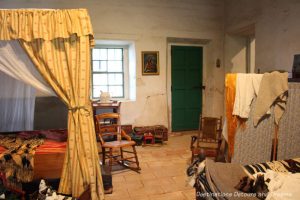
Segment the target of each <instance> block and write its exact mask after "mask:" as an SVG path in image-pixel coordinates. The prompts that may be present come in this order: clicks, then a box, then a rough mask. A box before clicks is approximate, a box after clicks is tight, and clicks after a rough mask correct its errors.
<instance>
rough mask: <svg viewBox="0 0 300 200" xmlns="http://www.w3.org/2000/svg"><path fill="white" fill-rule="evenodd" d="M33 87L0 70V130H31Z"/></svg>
mask: <svg viewBox="0 0 300 200" xmlns="http://www.w3.org/2000/svg"><path fill="white" fill-rule="evenodd" d="M34 105H35V89H34V88H33V87H31V86H30V85H27V84H25V83H23V82H21V81H18V80H16V79H14V78H12V77H10V76H8V75H6V74H5V73H3V72H1V71H0V116H1V117H0V132H12V131H24V130H26V131H27V130H33V120H34Z"/></svg>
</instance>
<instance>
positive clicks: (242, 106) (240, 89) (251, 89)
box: [232, 73, 263, 118]
mask: <svg viewBox="0 0 300 200" xmlns="http://www.w3.org/2000/svg"><path fill="white" fill-rule="evenodd" d="M262 77H263V74H242V73H238V74H237V77H236V88H235V100H234V106H233V112H232V114H234V115H237V116H239V117H241V118H248V117H249V113H250V106H251V103H252V100H253V98H254V97H255V96H257V95H258V91H259V86H260V82H261V79H262Z"/></svg>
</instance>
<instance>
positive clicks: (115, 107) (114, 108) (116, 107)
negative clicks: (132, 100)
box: [92, 101, 121, 115]
mask: <svg viewBox="0 0 300 200" xmlns="http://www.w3.org/2000/svg"><path fill="white" fill-rule="evenodd" d="M120 105H121V102H119V101H112V102H111V103H101V102H99V101H93V103H92V106H93V113H94V115H96V114H99V113H97V111H98V110H99V111H101V110H111V112H114V113H120ZM104 112H105V111H104ZM100 113H101V112H100Z"/></svg>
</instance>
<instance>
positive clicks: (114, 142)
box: [95, 113, 141, 172]
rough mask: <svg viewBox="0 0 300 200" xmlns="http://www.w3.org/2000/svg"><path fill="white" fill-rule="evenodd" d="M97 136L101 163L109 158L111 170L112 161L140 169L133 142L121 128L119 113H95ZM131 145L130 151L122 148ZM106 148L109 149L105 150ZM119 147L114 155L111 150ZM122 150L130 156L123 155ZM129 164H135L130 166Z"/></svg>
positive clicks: (133, 168)
mask: <svg viewBox="0 0 300 200" xmlns="http://www.w3.org/2000/svg"><path fill="white" fill-rule="evenodd" d="M95 119H96V120H95V121H96V126H97V127H98V136H99V138H100V143H101V147H102V163H103V164H105V161H106V159H108V160H109V169H110V171H111V170H112V165H113V163H118V164H121V165H123V166H124V167H127V168H129V169H132V170H134V171H136V172H139V170H141V168H140V166H139V160H138V157H137V152H136V149H135V142H134V141H132V140H131V138H130V137H129V136H128V135H127V134H126V133H125V131H123V130H122V129H121V125H120V114H118V113H102V114H98V115H95ZM127 147H131V148H132V151H129V150H124V149H123V148H127ZM106 149H109V150H108V151H106ZM115 149H119V154H118V155H114V154H113V152H114V151H113V150H115ZM124 152H125V153H127V154H130V155H132V156H129V157H125V156H124V155H125V154H124ZM130 164H135V165H136V167H132V166H131V165H130Z"/></svg>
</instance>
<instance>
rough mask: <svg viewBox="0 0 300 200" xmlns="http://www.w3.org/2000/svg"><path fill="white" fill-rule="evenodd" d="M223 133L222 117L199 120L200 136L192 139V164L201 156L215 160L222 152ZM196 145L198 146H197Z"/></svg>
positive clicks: (201, 118)
mask: <svg viewBox="0 0 300 200" xmlns="http://www.w3.org/2000/svg"><path fill="white" fill-rule="evenodd" d="M221 133H222V117H220V118H215V117H202V116H200V118H199V130H198V136H192V138H191V146H190V148H191V152H192V158H191V162H193V161H194V159H195V157H196V156H198V155H199V154H204V155H205V156H208V157H214V158H215V160H216V159H217V156H218V154H219V151H220V146H221V142H222V139H221ZM195 143H196V144H195Z"/></svg>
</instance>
